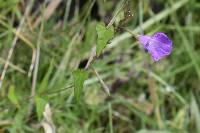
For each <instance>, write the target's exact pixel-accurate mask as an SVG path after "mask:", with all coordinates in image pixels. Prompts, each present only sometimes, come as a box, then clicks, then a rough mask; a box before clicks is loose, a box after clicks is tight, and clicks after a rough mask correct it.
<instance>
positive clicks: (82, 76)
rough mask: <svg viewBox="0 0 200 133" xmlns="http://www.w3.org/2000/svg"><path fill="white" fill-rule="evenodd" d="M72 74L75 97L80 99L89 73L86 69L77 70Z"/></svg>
mask: <svg viewBox="0 0 200 133" xmlns="http://www.w3.org/2000/svg"><path fill="white" fill-rule="evenodd" d="M72 75H73V79H74V96H75V99H76V100H77V101H79V99H80V95H81V92H82V90H83V84H84V81H85V80H86V79H87V77H88V73H87V72H86V71H84V70H75V71H74V72H73V73H72Z"/></svg>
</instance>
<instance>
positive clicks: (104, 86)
mask: <svg viewBox="0 0 200 133" xmlns="http://www.w3.org/2000/svg"><path fill="white" fill-rule="evenodd" d="M91 69H92V71H93V72H94V73H95V75H96V76H97V78H98V79H99V81H100V83H101V85H102V87H103V89H104V91H105V92H106V93H107V94H108V95H109V96H110V89H109V88H108V86H107V85H106V84H105V82H104V81H103V80H102V79H101V77H100V75H99V73H98V72H97V71H96V69H95V68H94V67H91Z"/></svg>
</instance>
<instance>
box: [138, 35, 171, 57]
mask: <svg viewBox="0 0 200 133" xmlns="http://www.w3.org/2000/svg"><path fill="white" fill-rule="evenodd" d="M138 40H139V42H140V43H141V44H142V45H143V47H144V48H145V49H147V51H148V52H149V53H150V54H151V56H152V58H153V60H154V61H159V60H160V59H162V58H163V57H165V56H167V55H170V54H171V51H172V41H171V40H170V39H169V38H168V36H167V35H166V34H164V33H162V32H157V33H155V34H154V35H153V36H152V37H151V36H145V35H140V36H139V37H138Z"/></svg>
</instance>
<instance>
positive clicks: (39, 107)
mask: <svg viewBox="0 0 200 133" xmlns="http://www.w3.org/2000/svg"><path fill="white" fill-rule="evenodd" d="M35 103H36V112H37V117H38V119H39V120H41V118H42V114H43V111H44V108H45V105H46V104H47V101H45V100H44V99H42V98H41V97H39V96H36V97H35Z"/></svg>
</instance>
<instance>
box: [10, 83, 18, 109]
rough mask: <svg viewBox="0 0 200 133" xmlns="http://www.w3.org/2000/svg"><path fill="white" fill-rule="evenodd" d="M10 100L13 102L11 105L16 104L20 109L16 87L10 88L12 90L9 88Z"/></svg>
mask: <svg viewBox="0 0 200 133" xmlns="http://www.w3.org/2000/svg"><path fill="white" fill-rule="evenodd" d="M8 99H9V100H10V101H11V103H13V104H15V105H16V106H17V107H18V108H19V107H20V106H19V102H18V98H17V96H16V94H15V87H14V86H10V88H9V92H8Z"/></svg>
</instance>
